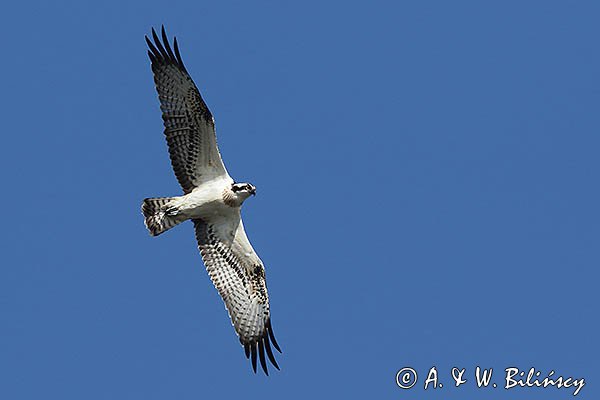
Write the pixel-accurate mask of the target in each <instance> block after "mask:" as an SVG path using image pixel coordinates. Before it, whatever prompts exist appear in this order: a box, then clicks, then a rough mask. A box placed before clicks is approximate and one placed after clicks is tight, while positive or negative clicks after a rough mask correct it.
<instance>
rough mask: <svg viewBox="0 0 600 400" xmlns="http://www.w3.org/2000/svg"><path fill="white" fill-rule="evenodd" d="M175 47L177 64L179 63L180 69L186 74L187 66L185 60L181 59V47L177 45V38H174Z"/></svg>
mask: <svg viewBox="0 0 600 400" xmlns="http://www.w3.org/2000/svg"><path fill="white" fill-rule="evenodd" d="M173 47H174V48H175V57H176V58H177V62H178V63H179V67H181V69H182V70H184V71H185V72H187V70H186V69H185V65H183V60H182V59H181V54H179V45H178V44H177V38H176V37H173Z"/></svg>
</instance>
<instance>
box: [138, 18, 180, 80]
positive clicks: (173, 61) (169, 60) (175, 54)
mask: <svg viewBox="0 0 600 400" xmlns="http://www.w3.org/2000/svg"><path fill="white" fill-rule="evenodd" d="M144 38H145V39H146V43H147V44H148V48H149V49H150V53H152V55H150V53H149V54H148V56H150V60H151V61H152V64H166V65H176V66H177V67H179V69H181V70H182V71H183V72H185V73H186V74H187V73H188V72H187V70H186V69H185V65H183V60H182V59H181V54H180V53H179V45H178V44H177V38H176V37H173V47H171V44H170V43H169V38H168V37H167V31H166V30H165V26H164V25H162V26H161V29H160V38H159V36H158V34H157V33H156V30H155V29H154V28H152V39H150V38H149V37H148V36H144ZM161 39H162V40H161ZM173 49H174V50H175V51H173Z"/></svg>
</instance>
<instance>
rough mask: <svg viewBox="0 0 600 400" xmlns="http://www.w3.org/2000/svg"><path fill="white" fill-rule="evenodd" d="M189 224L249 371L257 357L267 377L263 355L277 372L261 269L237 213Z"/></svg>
mask: <svg viewBox="0 0 600 400" xmlns="http://www.w3.org/2000/svg"><path fill="white" fill-rule="evenodd" d="M193 222H194V226H195V229H196V239H197V240H198V248H199V249H200V254H202V259H203V260H204V265H205V266H206V270H207V271H208V274H209V275H210V279H211V280H212V282H213V284H214V285H215V287H216V288H217V290H218V291H219V294H220V295H221V297H222V298H223V301H224V302H225V306H226V307H227V311H228V312H229V317H230V318H231V322H232V323H233V327H234V328H235V331H236V333H237V334H238V336H239V338H240V342H241V343H242V345H243V346H244V350H245V351H246V357H247V358H250V357H252V368H253V369H254V372H256V357H257V355H258V357H259V359H260V364H261V366H262V368H263V370H264V371H265V373H266V374H267V375H268V374H269V372H268V369H267V363H266V361H265V351H266V353H267V356H268V358H269V360H270V361H271V363H272V364H273V365H274V366H275V368H277V369H279V366H278V365H277V361H275V357H274V356H273V351H272V350H271V345H270V342H273V346H275V348H276V349H277V350H278V351H279V352H281V350H280V349H279V345H278V344H277V342H276V341H275V337H274V336H273V329H272V328H271V315H270V311H269V296H268V294H267V286H266V282H265V269H264V266H263V263H262V261H261V260H260V258H258V256H257V255H256V253H255V252H254V249H253V248H252V245H251V244H250V242H249V241H248V237H247V236H246V233H245V231H244V226H243V224H242V220H241V216H240V214H239V211H238V213H237V215H236V216H232V218H226V217H223V216H222V217H217V218H215V219H212V220H210V221H205V220H200V219H194V220H193Z"/></svg>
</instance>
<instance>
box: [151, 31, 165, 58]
mask: <svg viewBox="0 0 600 400" xmlns="http://www.w3.org/2000/svg"><path fill="white" fill-rule="evenodd" d="M152 38H153V39H154V44H155V45H156V47H158V50H159V51H160V54H161V55H162V57H163V58H164V59H165V60H168V59H169V54H168V53H167V51H166V50H165V48H164V47H163V45H162V43H161V42H160V39H159V38H158V35H157V34H156V31H155V30H154V28H152Z"/></svg>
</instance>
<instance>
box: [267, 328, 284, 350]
mask: <svg viewBox="0 0 600 400" xmlns="http://www.w3.org/2000/svg"><path fill="white" fill-rule="evenodd" d="M267 330H268V331H269V337H270V338H271V342H273V346H275V348H276V349H277V351H278V352H280V353H282V351H281V349H280V348H279V344H277V340H275V335H273V327H272V326H271V320H269V321H268V322H267Z"/></svg>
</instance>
